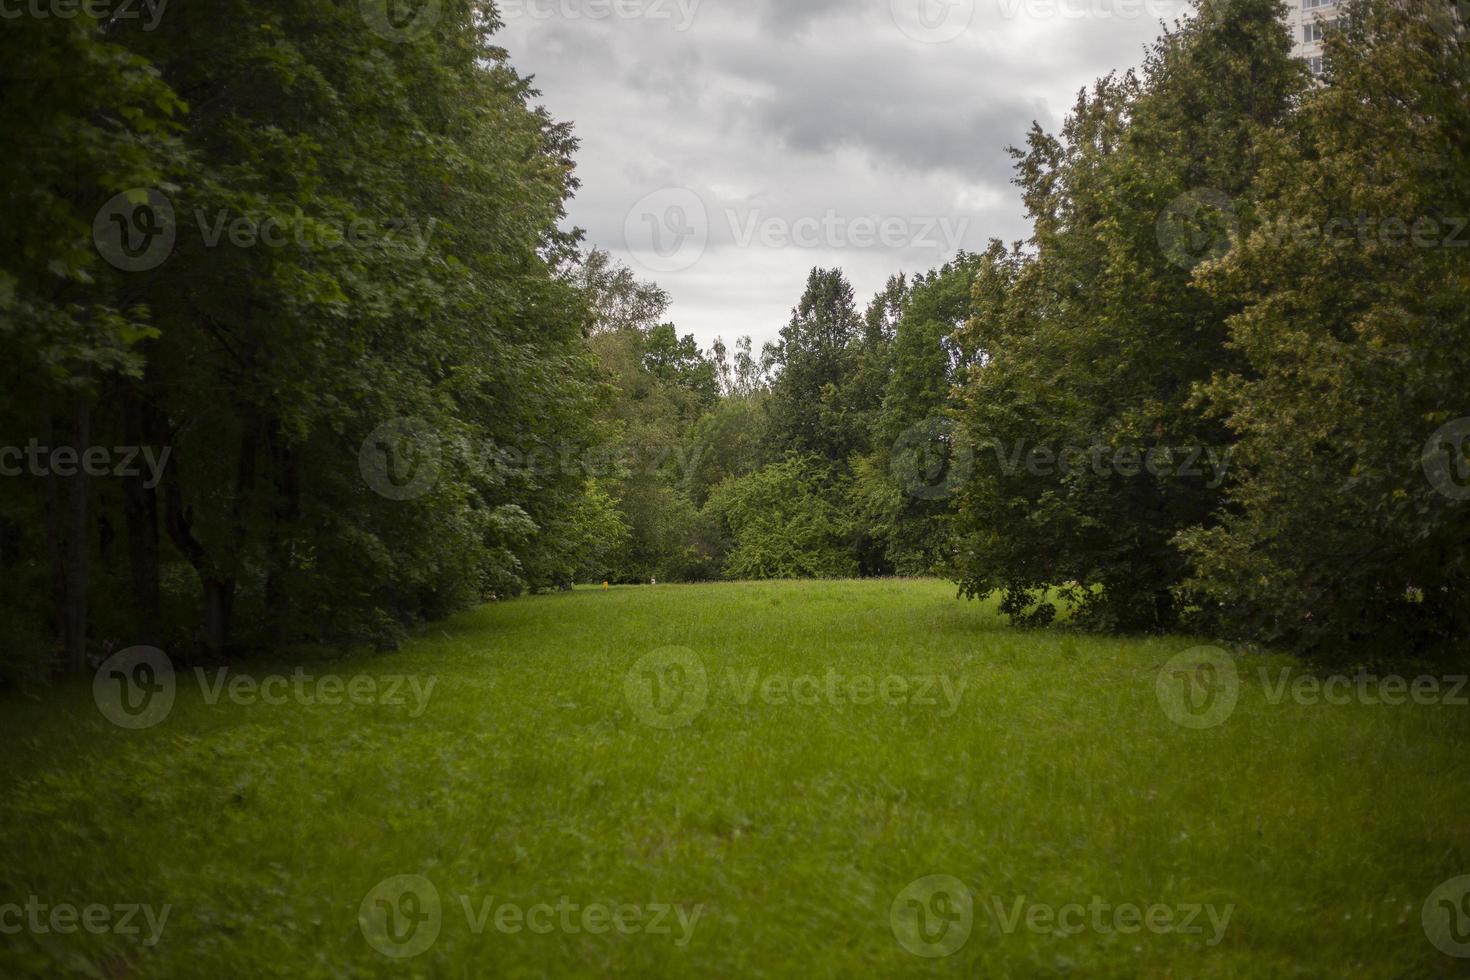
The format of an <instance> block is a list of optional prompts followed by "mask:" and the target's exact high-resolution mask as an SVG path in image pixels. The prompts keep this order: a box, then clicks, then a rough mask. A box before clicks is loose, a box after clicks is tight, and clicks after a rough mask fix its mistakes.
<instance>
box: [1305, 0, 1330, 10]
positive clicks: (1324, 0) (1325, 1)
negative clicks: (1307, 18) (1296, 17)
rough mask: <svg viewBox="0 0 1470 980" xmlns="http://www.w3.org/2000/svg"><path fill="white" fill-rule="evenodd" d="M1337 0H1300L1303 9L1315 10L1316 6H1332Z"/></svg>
mask: <svg viewBox="0 0 1470 980" xmlns="http://www.w3.org/2000/svg"><path fill="white" fill-rule="evenodd" d="M1336 4H1337V0H1302V9H1303V10H1316V9H1317V8H1318V7H1332V6H1335V5H1336Z"/></svg>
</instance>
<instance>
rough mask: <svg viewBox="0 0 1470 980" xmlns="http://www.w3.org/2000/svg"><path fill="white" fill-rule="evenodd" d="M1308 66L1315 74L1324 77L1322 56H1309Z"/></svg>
mask: <svg viewBox="0 0 1470 980" xmlns="http://www.w3.org/2000/svg"><path fill="white" fill-rule="evenodd" d="M1307 67H1308V68H1310V69H1311V71H1312V74H1313V75H1316V76H1317V77H1318V78H1320V77H1322V56H1321V55H1313V56H1312V57H1310V58H1308V59H1307Z"/></svg>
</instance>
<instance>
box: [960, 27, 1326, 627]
mask: <svg viewBox="0 0 1470 980" xmlns="http://www.w3.org/2000/svg"><path fill="white" fill-rule="evenodd" d="M1282 12H1283V10H1282V7H1281V5H1280V4H1279V3H1278V2H1277V0H1200V2H1199V4H1198V9H1197V11H1196V14H1195V16H1194V17H1193V18H1191V19H1189V20H1186V21H1184V22H1183V23H1182V24H1181V25H1180V26H1179V27H1178V28H1177V29H1176V30H1173V31H1171V32H1169V33H1167V34H1166V35H1165V36H1164V37H1163V38H1162V39H1161V40H1160V41H1159V42H1158V43H1157V44H1155V45H1154V46H1153V48H1152V49H1151V50H1150V52H1149V54H1148V56H1147V59H1146V61H1145V64H1144V66H1143V68H1142V70H1141V73H1139V74H1138V75H1134V74H1133V73H1127V74H1124V75H1122V76H1109V77H1107V78H1105V79H1102V80H1101V81H1099V82H1098V83H1097V85H1096V86H1094V88H1093V89H1092V90H1091V91H1090V92H1086V93H1083V94H1082V95H1081V96H1079V99H1078V101H1077V104H1076V106H1075V108H1074V110H1073V112H1072V114H1071V115H1070V116H1069V118H1068V119H1067V121H1066V124H1065V126H1064V128H1063V131H1062V133H1061V134H1060V136H1059V137H1053V136H1050V135H1047V134H1046V133H1044V132H1042V131H1041V130H1040V129H1039V128H1037V129H1034V130H1033V131H1032V133H1031V135H1030V137H1029V139H1028V143H1027V148H1026V149H1025V151H1016V155H1017V158H1018V168H1017V182H1018V184H1019V185H1020V186H1021V188H1022V191H1023V195H1024V199H1025V202H1026V205H1027V208H1028V211H1029V213H1030V215H1031V217H1032V219H1033V221H1034V225H1035V230H1034V234H1033V237H1032V239H1031V242H1030V243H1029V249H1028V251H1029V255H1028V256H1027V258H1026V259H1025V260H1024V261H1018V262H1016V263H1015V264H1014V267H1013V268H1007V267H1002V268H1000V269H998V270H995V273H994V274H989V273H988V274H987V275H985V276H982V282H981V284H980V285H979V286H978V287H977V290H978V291H979V292H978V293H977V299H978V310H977V313H976V315H975V317H974V319H973V320H972V321H971V323H970V325H969V326H968V328H967V329H966V330H965V331H963V332H962V334H961V339H962V343H963V344H964V345H965V346H967V347H968V348H969V349H971V350H973V351H974V352H975V357H976V363H975V365H974V366H973V367H972V369H971V373H970V378H969V380H968V382H967V384H966V390H965V396H964V397H965V408H964V411H963V421H964V425H965V428H966V430H967V434H968V438H969V439H970V440H971V441H972V443H973V445H974V446H975V448H976V476H975V479H974V480H971V481H969V483H967V484H966V487H965V489H964V490H963V491H962V493H961V497H960V502H961V518H960V527H961V529H962V531H963V532H964V534H965V536H966V537H965V540H964V542H963V545H962V554H961V556H960V559H959V578H960V584H961V587H962V588H963V589H964V591H966V592H967V593H969V594H972V595H983V594H988V593H992V592H996V591H1000V592H1003V593H1004V594H1005V596H1006V599H1005V605H1004V608H1005V609H1006V611H1008V612H1010V613H1013V614H1015V615H1017V616H1019V617H1021V618H1022V619H1028V618H1029V619H1041V620H1044V619H1046V618H1049V617H1050V616H1051V615H1052V614H1053V613H1054V609H1053V608H1052V607H1051V606H1050V605H1047V604H1040V605H1038V604H1037V603H1036V601H1035V600H1034V598H1033V596H1034V590H1038V589H1042V588H1046V587H1050V586H1054V585H1065V586H1067V594H1068V596H1069V598H1071V599H1073V600H1075V601H1076V602H1077V604H1078V606H1079V609H1078V614H1079V618H1080V619H1081V620H1083V621H1086V622H1090V623H1091V624H1093V625H1095V626H1099V627H1103V628H1113V629H1125V630H1136V629H1163V628H1168V627H1171V626H1174V625H1175V624H1176V623H1177V622H1178V621H1179V618H1180V614H1181V611H1182V610H1181V608H1180V606H1179V604H1178V603H1177V602H1176V600H1175V593H1174V587H1175V586H1176V585H1177V584H1178V583H1179V582H1180V581H1181V580H1182V579H1183V578H1184V576H1185V575H1186V573H1187V568H1186V565H1185V562H1184V559H1183V556H1182V555H1180V554H1179V552H1178V551H1177V549H1175V548H1174V547H1172V546H1171V541H1172V539H1173V537H1174V536H1175V535H1176V534H1177V533H1178V532H1179V531H1180V530H1182V529H1184V528H1187V527H1193V526H1198V525H1200V524H1202V523H1207V522H1208V521H1209V520H1210V515H1211V514H1213V513H1214V512H1215V510H1216V509H1217V508H1218V507H1219V505H1220V503H1221V499H1222V498H1221V493H1222V491H1221V487H1220V483H1219V473H1218V472H1216V471H1211V470H1210V469H1208V468H1202V467H1199V466H1197V465H1190V464H1191V460H1195V461H1196V462H1197V459H1196V457H1194V456H1193V455H1192V454H1194V453H1201V452H1203V451H1204V450H1207V449H1213V450H1215V451H1217V452H1221V451H1223V450H1224V449H1225V448H1227V446H1228V433H1227V432H1226V430H1225V429H1224V427H1223V426H1221V425H1220V424H1219V422H1218V421H1215V420H1212V419H1209V418H1206V417H1205V416H1204V414H1203V413H1202V412H1200V411H1199V410H1198V409H1197V408H1195V407H1192V406H1191V405H1190V398H1191V395H1192V390H1193V386H1194V384H1195V383H1196V382H1199V381H1201V380H1204V379H1206V378H1208V377H1210V376H1211V374H1212V373H1214V372H1216V371H1219V370H1222V369H1228V367H1229V366H1230V365H1232V364H1234V363H1236V361H1237V360H1238V356H1239V355H1238V354H1237V353H1235V352H1234V351H1232V350H1230V349H1229V348H1228V347H1227V345H1226V339H1227V335H1226V327H1225V322H1226V319H1227V317H1228V316H1230V315H1231V314H1232V313H1234V312H1235V311H1236V309H1237V307H1236V305H1235V304H1233V303H1232V302H1231V301H1230V300H1228V299H1221V298H1219V297H1217V296H1214V295H1211V294H1209V293H1207V292H1205V291H1204V290H1203V289H1201V288H1200V287H1199V286H1198V284H1196V283H1195V282H1194V281H1193V280H1192V278H1191V269H1192V267H1193V266H1194V265H1196V264H1198V263H1199V262H1200V261H1202V260H1204V259H1207V258H1209V257H1211V256H1212V255H1214V254H1216V252H1217V251H1218V250H1221V249H1223V248H1225V247H1228V243H1229V230H1230V227H1231V224H1232V222H1233V221H1234V220H1235V217H1234V216H1235V215H1236V214H1238V213H1239V212H1240V211H1242V210H1246V211H1248V210H1249V208H1250V207H1251V204H1250V195H1251V188H1252V182H1253V179H1254V175H1255V171H1256V168H1257V157H1258V148H1257V147H1258V142H1259V140H1260V139H1261V136H1262V134H1263V133H1266V132H1269V131H1270V129H1271V128H1272V127H1274V126H1276V125H1278V124H1279V123H1280V122H1281V120H1282V119H1283V118H1285V117H1286V116H1287V114H1288V113H1289V112H1290V111H1291V110H1292V108H1293V106H1294V105H1295V103H1296V101H1297V99H1298V98H1299V96H1300V94H1301V92H1302V90H1303V89H1304V87H1305V85H1306V80H1305V70H1304V68H1303V66H1302V65H1301V63H1300V62H1298V61H1296V60H1294V59H1293V58H1292V57H1291V56H1290V39H1289V38H1288V36H1287V34H1286V31H1285V28H1284V26H1283V23H1282V19H1281V14H1282ZM1120 453H1121V454H1122V455H1121V456H1120V455H1119V454H1120ZM1059 457H1061V458H1064V459H1066V460H1068V461H1069V465H1065V466H1061V465H1058V463H1057V462H1056V460H1057V459H1058V458H1059ZM1145 458H1146V459H1150V460H1152V461H1153V465H1152V466H1150V467H1147V468H1145V467H1144V466H1142V465H1135V464H1134V463H1131V462H1129V460H1130V459H1133V460H1141V459H1145ZM1094 460H1097V462H1094Z"/></svg>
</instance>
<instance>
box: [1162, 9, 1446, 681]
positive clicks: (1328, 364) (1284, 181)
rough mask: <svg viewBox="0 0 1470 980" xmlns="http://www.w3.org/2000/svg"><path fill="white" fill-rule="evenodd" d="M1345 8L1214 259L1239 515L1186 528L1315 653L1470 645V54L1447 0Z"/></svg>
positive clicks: (1389, 652)
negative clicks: (1469, 464) (1251, 213)
mask: <svg viewBox="0 0 1470 980" xmlns="http://www.w3.org/2000/svg"><path fill="white" fill-rule="evenodd" d="M1345 13H1347V14H1348V15H1349V16H1348V20H1347V23H1348V26H1347V27H1346V28H1345V29H1344V30H1342V31H1340V32H1335V33H1334V34H1332V36H1330V37H1329V39H1328V41H1327V84H1326V85H1325V86H1324V87H1322V88H1320V89H1317V90H1316V91H1314V92H1313V93H1312V94H1311V95H1310V96H1309V97H1308V98H1307V99H1306V102H1305V104H1304V106H1303V109H1302V112H1301V113H1300V115H1299V117H1297V118H1296V119H1294V120H1293V121H1292V124H1291V125H1290V126H1286V127H1283V128H1282V129H1281V130H1280V131H1279V132H1277V133H1276V134H1274V137H1273V139H1271V140H1270V141H1269V142H1267V143H1265V144H1264V146H1263V155H1264V159H1265V162H1264V163H1263V165H1262V170H1261V176H1260V185H1261V186H1260V190H1259V192H1258V196H1259V197H1260V198H1261V200H1262V203H1261V206H1260V215H1259V224H1258V225H1257V226H1256V227H1255V228H1254V229H1253V230H1251V231H1250V233H1249V234H1248V235H1246V236H1243V237H1242V239H1241V240H1240V241H1239V243H1238V244H1237V247H1236V248H1235V249H1234V250H1232V251H1231V252H1230V254H1229V255H1228V256H1226V257H1224V258H1223V259H1221V260H1220V261H1217V262H1212V263H1209V264H1206V265H1204V266H1202V267H1201V268H1200V270H1199V272H1198V275H1197V281H1198V282H1199V284H1200V285H1201V286H1203V287H1204V288H1206V289H1208V290H1209V291H1210V292H1211V293H1212V294H1214V295H1216V296H1218V297H1220V298H1221V300H1222V301H1225V302H1230V303H1234V304H1238V305H1239V308H1240V311H1239V312H1238V313H1237V314H1236V315H1235V316H1233V317H1232V318H1231V320H1230V323H1229V328H1230V338H1231V341H1232V343H1233V345H1234V347H1235V348H1236V349H1237V350H1238V351H1239V352H1240V354H1241V356H1242V358H1243V359H1244V361H1245V364H1244V365H1243V366H1242V368H1241V369H1240V370H1238V371H1233V372H1228V373H1227V372H1224V371H1222V372H1220V373H1219V374H1218V375H1217V376H1216V377H1215V378H1214V379H1212V380H1211V381H1210V382H1209V383H1208V384H1207V385H1205V386H1204V387H1203V389H1202V399H1203V401H1204V403H1205V404H1206V405H1208V407H1209V409H1210V410H1211V411H1212V412H1213V413H1216V414H1218V415H1220V416H1221V417H1223V418H1224V419H1226V420H1227V422H1228V424H1229V426H1230V428H1231V429H1232V431H1233V432H1234V433H1235V434H1236V435H1237V437H1238V438H1239V452H1238V457H1239V460H1240V470H1239V479H1238V481H1237V483H1236V484H1235V486H1234V487H1233V488H1232V490H1231V493H1230V507H1229V509H1228V511H1227V513H1226V515H1225V517H1224V519H1223V521H1222V523H1221V525H1220V526H1218V527H1214V528H1201V529H1196V530H1192V531H1190V532H1187V533H1185V534H1183V535H1181V541H1182V543H1183V545H1184V548H1185V552H1186V554H1187V555H1189V556H1190V558H1191V559H1192V560H1193V562H1194V565H1195V568H1196V576H1195V577H1194V579H1193V580H1192V581H1191V582H1190V583H1189V589H1190V591H1191V592H1193V593H1195V594H1198V595H1199V596H1200V597H1201V599H1200V601H1201V602H1203V603H1204V604H1205V605H1206V606H1207V608H1208V609H1209V610H1211V611H1212V613H1213V614H1214V615H1215V616H1217V617H1218V618H1219V619H1220V620H1222V621H1223V623H1224V625H1225V627H1226V628H1228V629H1230V630H1232V631H1234V632H1237V633H1239V634H1242V635H1249V636H1254V637H1258V638H1260V639H1263V640H1266V641H1269V642H1273V643H1283V644H1290V645H1292V646H1294V647H1296V648H1298V649H1301V650H1303V651H1306V652H1309V653H1310V654H1312V655H1313V656H1315V657H1318V658H1324V659H1347V658H1375V657H1381V656H1405V655H1413V654H1421V655H1422V654H1429V653H1431V652H1434V653H1439V654H1454V655H1458V654H1459V653H1462V652H1463V644H1464V640H1465V637H1466V636H1467V635H1470V602H1467V595H1470V592H1467V588H1466V587H1467V584H1470V565H1467V556H1470V503H1467V502H1466V501H1465V500H1464V499H1461V498H1463V496H1464V494H1463V493H1460V492H1459V491H1460V488H1462V487H1463V479H1462V478H1463V474H1464V472H1465V465H1466V464H1465V457H1464V451H1465V448H1466V445H1467V443H1466V438H1465V437H1466V433H1465V432H1464V431H1460V432H1459V433H1458V434H1455V433H1453V432H1451V433H1449V434H1442V435H1438V436H1437V435H1436V432H1437V430H1440V429H1441V427H1443V426H1445V425H1446V424H1447V423H1452V422H1454V421H1455V420H1457V419H1463V418H1465V417H1466V416H1470V397H1467V393H1466V388H1465V379H1466V378H1467V377H1470V232H1466V231H1465V230H1464V222H1465V216H1466V215H1470V59H1467V58H1466V54H1465V49H1464V47H1463V46H1462V44H1460V43H1458V42H1456V41H1455V40H1453V38H1454V33H1453V31H1452V30H1450V29H1447V21H1446V19H1445V18H1446V17H1447V11H1445V10H1440V9H1436V8H1435V7H1434V6H1433V5H1398V4H1391V3H1371V4H1362V3H1359V4H1354V5H1353V6H1351V7H1350V8H1348V9H1347V10H1346V11H1345ZM1457 227H1458V229H1459V233H1458V236H1457V235H1456V231H1455V229H1456V228H1457ZM1456 238H1458V243H1456Z"/></svg>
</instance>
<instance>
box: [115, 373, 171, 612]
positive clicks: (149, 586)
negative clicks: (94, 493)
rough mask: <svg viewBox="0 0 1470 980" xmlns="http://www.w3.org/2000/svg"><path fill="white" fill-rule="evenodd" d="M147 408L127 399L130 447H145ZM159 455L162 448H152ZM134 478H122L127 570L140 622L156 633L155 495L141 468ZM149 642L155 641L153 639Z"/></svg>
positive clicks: (157, 601)
mask: <svg viewBox="0 0 1470 980" xmlns="http://www.w3.org/2000/svg"><path fill="white" fill-rule="evenodd" d="M146 411H147V407H146V406H144V405H142V404H141V403H140V402H139V401H138V400H137V399H136V398H129V399H128V400H127V408H126V419H125V425H126V429H125V431H126V433H127V435H126V441H127V442H128V444H129V445H131V446H146V445H148V443H149V438H148V432H149V431H150V428H152V427H151V426H149V425H148V424H147V422H146V421H145V419H144V417H143V416H144V413H145V412H146ZM154 451H155V452H161V451H162V447H154ZM134 469H137V470H138V474H137V475H135V476H124V477H123V513H124V515H125V517H126V520H127V524H128V568H129V571H130V573H131V582H132V592H133V606H134V609H135V611H136V612H137V614H138V618H139V620H140V622H141V623H147V624H148V626H147V627H146V628H147V629H149V630H156V629H157V624H158V619H159V615H160V607H159V585H158V581H159V555H158V495H157V493H156V488H149V487H147V486H145V485H144V484H145V483H146V479H145V477H144V476H143V474H142V469H141V467H134ZM150 639H156V637H152V638H150Z"/></svg>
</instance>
